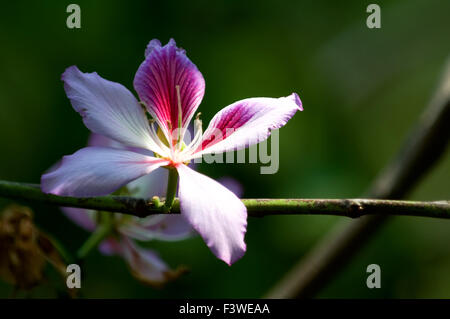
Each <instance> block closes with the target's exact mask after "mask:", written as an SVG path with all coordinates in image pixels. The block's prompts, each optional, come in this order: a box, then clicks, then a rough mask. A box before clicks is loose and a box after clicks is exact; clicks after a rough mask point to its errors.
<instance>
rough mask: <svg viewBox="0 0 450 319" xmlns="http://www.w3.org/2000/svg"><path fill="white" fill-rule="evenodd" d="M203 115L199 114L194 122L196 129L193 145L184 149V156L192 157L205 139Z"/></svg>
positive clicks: (190, 144)
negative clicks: (201, 116) (201, 117)
mask: <svg viewBox="0 0 450 319" xmlns="http://www.w3.org/2000/svg"><path fill="white" fill-rule="evenodd" d="M200 115H201V113H200V112H199V113H197V115H196V116H195V120H194V128H195V136H194V138H193V139H192V141H191V143H189V145H188V146H187V147H186V148H185V149H184V151H183V152H182V154H183V155H186V154H189V155H191V154H192V153H193V152H195V151H196V150H197V148H198V147H199V146H200V145H201V143H202V137H203V127H202V120H201V119H200Z"/></svg>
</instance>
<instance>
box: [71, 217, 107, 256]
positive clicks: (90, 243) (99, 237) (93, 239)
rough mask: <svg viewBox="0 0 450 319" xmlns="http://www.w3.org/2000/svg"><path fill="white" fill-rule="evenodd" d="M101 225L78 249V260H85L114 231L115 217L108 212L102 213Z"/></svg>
mask: <svg viewBox="0 0 450 319" xmlns="http://www.w3.org/2000/svg"><path fill="white" fill-rule="evenodd" d="M100 214H101V215H100V225H99V226H98V227H97V228H96V229H95V231H94V232H93V233H92V234H91V236H89V238H88V239H87V240H86V241H85V242H84V244H83V245H82V246H81V247H80V249H78V252H77V260H83V259H84V258H86V256H87V255H89V253H90V252H91V251H92V250H93V249H95V248H97V246H98V245H99V244H100V243H101V242H102V241H103V240H104V239H105V238H106V237H107V236H108V235H109V234H110V233H111V231H112V230H113V218H114V215H112V214H110V213H106V212H100Z"/></svg>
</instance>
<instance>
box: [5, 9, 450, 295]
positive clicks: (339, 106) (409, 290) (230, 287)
mask: <svg viewBox="0 0 450 319" xmlns="http://www.w3.org/2000/svg"><path fill="white" fill-rule="evenodd" d="M70 3H71V2H70V1H15V2H12V1H9V2H2V4H1V5H0V40H1V42H0V43H1V44H0V48H1V50H0V146H1V147H0V152H1V154H0V179H5V180H13V181H22V182H34V183H37V182H39V179H40V175H41V174H42V172H44V171H45V170H46V169H47V168H48V167H50V166H51V165H52V164H54V163H55V162H56V161H57V160H58V159H60V158H61V156H63V155H66V154H71V153H73V152H75V151H76V150H78V149H79V148H82V147H83V146H84V145H85V143H86V139H87V137H88V134H89V132H88V130H87V129H86V128H85V127H84V125H83V123H82V121H81V119H80V116H79V115H78V114H76V113H75V112H74V111H73V109H72V108H71V106H70V103H69V101H68V99H67V98H66V97H65V94H64V91H63V87H62V82H61V81H60V76H61V73H62V72H63V71H64V69H65V68H66V67H68V66H70V65H73V64H76V65H77V66H78V67H79V68H80V69H81V70H83V71H84V72H93V71H97V72H98V73H99V74H100V75H101V76H103V77H104V78H106V79H109V80H112V81H116V82H120V83H122V84H124V85H125V86H126V87H128V88H129V89H132V80H133V77H134V74H135V72H136V70H137V67H138V66H139V64H140V63H141V62H142V60H143V57H144V49H145V47H146V45H147V43H148V41H149V40H151V39H153V38H158V39H160V40H161V41H162V42H164V43H165V42H167V41H168V39H169V38H170V37H173V38H174V39H175V40H176V41H177V43H178V45H180V46H181V47H183V48H185V49H186V50H187V53H188V56H189V57H190V58H191V60H192V61H193V62H194V63H196V65H197V66H198V68H199V69H200V71H201V72H202V73H203V76H204V77H205V80H206V94H205V98H204V100H203V103H202V105H201V106H200V109H199V110H200V111H201V112H202V114H203V120H204V123H207V122H208V121H209V119H210V118H211V117H212V116H213V115H214V114H215V113H216V112H217V111H218V110H220V109H221V108H222V107H224V106H226V105H228V104H230V103H232V102H234V101H236V100H239V99H242V98H246V97H252V96H273V97H278V96H285V95H288V94H290V93H291V92H293V91H295V92H298V94H299V95H300V97H301V99H302V101H303V103H304V108H305V111H304V112H303V113H297V114H296V116H295V117H294V118H293V119H292V120H291V121H290V122H289V123H288V125H287V126H286V127H284V128H283V129H282V130H280V170H279V172H278V173H277V174H276V175H260V174H259V165H256V164H253V165H238V164H234V165H232V164H228V165H225V164H212V165H208V164H203V165H201V166H200V167H199V170H200V171H201V172H203V173H205V174H207V175H209V176H212V177H214V178H217V177H220V176H224V175H228V176H233V177H235V178H236V179H238V180H239V181H240V182H241V183H242V184H243V185H244V188H245V194H244V196H245V197H303V198H307V197H316V198H340V197H357V196H359V195H360V194H361V193H362V192H363V191H364V190H365V189H366V188H367V187H368V186H369V184H370V182H371V180H372V179H373V178H374V177H375V176H376V174H377V172H378V171H379V169H381V168H382V167H383V166H384V165H385V164H386V163H387V162H388V160H389V158H390V157H391V156H392V155H394V154H395V152H396V151H397V149H398V148H399V146H400V145H401V143H402V140H403V138H404V137H405V135H406V134H407V132H408V130H409V128H410V127H411V126H412V125H414V123H415V122H416V121H417V119H418V117H419V115H420V114H421V112H422V110H423V109H424V107H425V105H426V104H427V101H428V100H429V98H430V97H431V95H432V93H433V89H434V88H435V86H436V84H437V81H438V79H439V76H440V74H441V71H442V67H443V63H444V61H445V59H446V57H447V56H448V54H449V52H450V50H449V49H450V41H449V31H450V19H448V14H449V13H450V2H449V1H425V0H420V1H419V0H407V1H406V0H403V1H392V2H390V1H378V2H377V3H378V4H379V5H380V6H381V10H382V16H381V18H382V28H381V29H377V30H375V29H373V30H370V29H368V28H367V27H366V17H367V15H368V14H367V13H366V7H367V5H368V4H369V3H370V2H365V1H346V2H345V5H344V2H337V1H315V2H314V3H313V2H310V1H272V2H263V1H206V0H203V1H183V2H182V1H167V2H166V1H164V3H162V1H158V2H156V1H121V2H119V1H76V3H77V4H79V5H80V6H81V18H82V21H81V24H82V28H81V29H78V30H77V29H73V30H70V29H68V28H67V27H66V18H67V16H68V14H67V13H66V7H67V5H68V4H70ZM447 155H448V154H447ZM449 186H450V161H449V159H448V157H446V158H445V157H444V159H443V160H441V161H440V163H439V165H438V166H437V167H436V168H435V169H434V170H433V171H432V173H431V174H430V175H428V176H427V177H426V178H425V179H424V180H423V182H422V183H421V184H420V186H419V187H418V188H417V189H416V190H415V191H414V192H413V193H412V195H411V198H413V199H417V200H439V199H448V198H449ZM7 203H8V201H6V200H0V206H4V205H6V204H7ZM32 207H33V208H34V210H35V215H36V222H37V224H38V225H39V226H40V227H41V228H42V229H44V230H46V231H47V232H49V233H51V234H52V235H54V236H55V237H57V238H58V239H60V240H61V241H62V242H63V243H64V244H65V245H66V246H67V247H68V248H69V249H70V250H72V251H74V250H75V249H76V248H77V247H79V246H80V244H81V243H82V242H83V240H84V239H85V238H86V237H87V235H88V234H87V233H86V232H84V231H83V230H81V229H79V228H78V227H77V226H75V225H73V224H72V223H71V222H70V221H69V220H67V219H66V218H65V217H64V216H63V215H62V214H61V213H60V211H59V210H58V209H57V208H55V207H50V206H40V205H34V206H32ZM338 221H339V218H332V217H325V216H317V217H314V216H286V217H266V218H263V219H255V218H250V219H249V226H248V232H247V237H246V241H247V244H248V251H247V253H246V255H245V257H244V258H243V259H242V260H241V261H239V262H237V263H236V264H235V265H233V266H232V267H231V268H230V267H228V266H227V265H225V264H224V263H222V262H221V261H219V260H217V259H216V258H215V257H214V256H213V255H212V254H211V253H210V251H209V250H208V248H207V247H206V245H204V243H203V242H202V240H201V239H200V238H199V237H196V238H193V239H189V240H186V241H182V242H174V243H165V242H152V243H150V244H149V246H150V247H155V249H157V250H158V251H159V252H160V254H161V255H162V256H163V257H164V259H165V260H166V261H167V262H168V263H170V265H172V266H177V265H180V264H184V265H186V266H188V267H189V268H190V269H191V272H190V273H189V274H188V275H186V276H184V277H182V278H181V279H180V280H178V281H176V282H173V283H171V284H169V285H168V286H167V287H166V288H164V289H161V290H155V289H153V288H150V287H146V286H144V285H142V284H140V283H138V282H137V281H135V280H134V278H133V277H132V276H131V275H130V274H129V272H128V270H127V268H126V265H125V263H124V261H123V260H122V259H120V258H116V257H104V256H102V255H100V254H99V253H98V252H95V253H94V254H92V255H91V256H90V257H89V258H88V260H87V261H86V264H85V266H84V268H83V271H84V275H85V281H84V282H83V295H84V296H85V297H95V298H100V297H108V298H109V297H112V298H118V297H126V298H128V297H139V298H148V297H157V298H162V297H207V298H209V297H260V296H262V295H263V294H264V293H265V292H266V291H267V290H268V289H269V288H270V287H271V286H272V285H273V284H274V283H275V282H276V281H277V280H278V279H279V278H280V277H281V276H282V275H283V273H285V272H286V271H287V270H288V269H290V267H291V266H292V265H293V264H294V263H295V262H296V261H297V260H298V259H299V258H300V257H302V256H303V255H304V254H305V253H306V252H307V251H308V250H309V249H310V248H311V247H312V246H313V244H314V243H315V242H316V241H317V240H318V239H319V238H321V236H323V235H324V234H325V233H326V232H327V231H328V230H329V229H330V227H332V226H333V224H335V223H336V222H338ZM449 242H450V223H449V222H447V221H444V220H431V219H424V218H408V217H399V218H396V219H395V220H394V221H392V222H391V223H390V224H389V225H387V227H385V228H383V230H382V231H381V232H379V233H378V234H377V236H376V239H375V240H373V241H372V242H371V243H370V244H369V245H368V246H366V247H365V248H364V249H363V250H362V252H361V253H360V254H359V255H358V256H357V258H355V259H354V260H353V261H352V262H351V263H350V266H349V267H348V268H346V270H345V271H344V272H343V273H341V274H340V275H339V276H337V277H336V278H335V280H334V281H333V282H332V283H331V284H330V285H329V286H328V287H327V288H326V289H325V290H323V291H322V293H321V294H320V295H319V296H320V297H340V298H343V297H352V298H372V297H386V298H392V297H395V298H397V297H402V298H415V297H432V298H436V297H447V298H449V297H450V248H449ZM371 263H377V264H379V265H380V266H381V270H382V288H381V289H375V290H369V289H368V288H367V287H366V285H365V281H366V277H367V274H366V267H367V265H368V264H371ZM10 291H11V287H10V286H8V285H6V284H4V283H0V296H1V297H7V296H8V295H9V293H10ZM31 295H32V296H35V297H36V296H41V297H51V296H54V292H53V290H52V288H51V287H49V286H48V285H47V286H43V287H40V288H38V289H36V290H34V291H33V292H32V294H31Z"/></svg>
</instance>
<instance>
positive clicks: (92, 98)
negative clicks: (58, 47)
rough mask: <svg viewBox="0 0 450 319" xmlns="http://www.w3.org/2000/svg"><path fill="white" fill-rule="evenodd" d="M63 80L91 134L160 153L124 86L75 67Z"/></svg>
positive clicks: (68, 71) (141, 110)
mask: <svg viewBox="0 0 450 319" xmlns="http://www.w3.org/2000/svg"><path fill="white" fill-rule="evenodd" d="M62 80H63V81H64V89H65V91H66V94H67V96H68V97H69V99H70V100H71V102H72V106H73V108H74V109H75V110H76V111H77V112H78V113H80V114H81V116H82V117H83V121H84V124H85V125H86V126H87V127H88V128H89V129H90V130H91V131H92V132H94V133H98V134H101V135H104V136H107V137H109V138H112V139H114V140H116V141H118V142H120V143H122V144H124V145H125V146H132V147H140V148H148V149H151V150H153V151H157V152H158V151H159V152H161V150H160V149H159V148H157V147H155V145H154V144H155V143H154V142H153V140H152V139H151V137H150V128H149V124H148V120H147V117H146V115H145V112H144V110H143V109H142V107H141V106H140V105H139V103H138V101H137V100H136V98H135V97H134V96H133V94H132V93H131V92H130V91H129V90H128V89H126V88H125V87H124V86H123V85H121V84H119V83H114V82H111V81H107V80H105V79H103V78H101V77H100V76H99V75H98V74H97V73H95V72H94V73H82V72H81V71H80V70H79V69H78V68H77V67H76V66H71V67H69V68H67V70H66V71H65V72H64V74H63V75H62Z"/></svg>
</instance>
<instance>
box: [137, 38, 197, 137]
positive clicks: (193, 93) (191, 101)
mask: <svg viewBox="0 0 450 319" xmlns="http://www.w3.org/2000/svg"><path fill="white" fill-rule="evenodd" d="M176 86H179V89H180V100H181V110H182V114H181V118H182V128H183V130H184V129H185V128H186V127H187V125H188V124H189V122H190V120H191V118H192V116H193V115H194V112H195V110H196V109H197V107H198V106H199V104H200V102H201V100H202V98H203V95H204V93H205V80H204V79H203V76H202V74H201V73H200V71H199V70H198V69H197V67H196V66H195V64H193V63H192V62H191V61H190V60H189V59H188V57H187V56H186V53H185V51H184V50H182V49H180V48H178V47H177V46H176V43H175V41H174V40H173V39H171V40H170V41H169V43H168V44H166V45H165V46H161V43H160V42H159V41H158V40H152V41H150V43H149V45H148V46H147V50H146V58H145V61H144V62H143V63H142V64H141V65H140V67H139V69H138V71H137V73H136V76H135V78H134V88H135V89H136V91H137V92H138V94H139V97H140V99H141V100H142V101H143V102H144V103H145V104H146V106H147V110H148V112H149V113H150V114H151V115H152V116H153V118H154V119H155V120H156V121H157V122H158V124H159V126H160V127H161V128H162V129H163V131H164V132H165V134H166V136H167V137H169V138H170V137H172V131H173V130H175V129H177V128H178V116H179V112H178V109H179V107H178V102H179V101H178V94H177V90H176Z"/></svg>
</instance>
